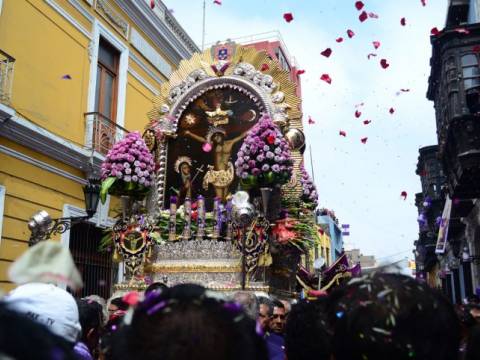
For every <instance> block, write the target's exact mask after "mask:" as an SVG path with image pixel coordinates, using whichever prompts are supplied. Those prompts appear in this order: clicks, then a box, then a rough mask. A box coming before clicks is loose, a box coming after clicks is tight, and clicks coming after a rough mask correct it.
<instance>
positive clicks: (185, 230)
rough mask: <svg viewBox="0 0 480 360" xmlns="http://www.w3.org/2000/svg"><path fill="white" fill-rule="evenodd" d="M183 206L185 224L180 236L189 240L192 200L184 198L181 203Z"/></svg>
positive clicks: (190, 234)
mask: <svg viewBox="0 0 480 360" xmlns="http://www.w3.org/2000/svg"><path fill="white" fill-rule="evenodd" d="M183 207H184V208H185V212H184V217H185V226H184V227H183V232H182V238H183V240H189V239H190V237H191V236H192V229H191V226H192V201H191V200H190V198H188V197H187V198H185V202H184V203H183Z"/></svg>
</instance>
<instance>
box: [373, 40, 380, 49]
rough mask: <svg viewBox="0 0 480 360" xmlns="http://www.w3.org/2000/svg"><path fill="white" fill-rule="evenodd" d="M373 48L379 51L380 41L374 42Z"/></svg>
mask: <svg viewBox="0 0 480 360" xmlns="http://www.w3.org/2000/svg"><path fill="white" fill-rule="evenodd" d="M372 44H373V47H374V48H375V50H377V49H378V48H379V47H380V45H381V44H380V41H372Z"/></svg>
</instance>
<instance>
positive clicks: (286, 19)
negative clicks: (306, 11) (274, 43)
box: [283, 13, 293, 23]
mask: <svg viewBox="0 0 480 360" xmlns="http://www.w3.org/2000/svg"><path fill="white" fill-rule="evenodd" d="M283 18H284V19H285V21H286V22H287V23H289V22H290V21H292V20H293V15H292V13H285V14H283Z"/></svg>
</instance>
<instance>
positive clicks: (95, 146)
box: [85, 112, 129, 155]
mask: <svg viewBox="0 0 480 360" xmlns="http://www.w3.org/2000/svg"><path fill="white" fill-rule="evenodd" d="M85 120H86V125H87V146H88V147H89V148H91V149H92V150H95V151H97V152H99V153H100V154H102V155H106V154H107V152H108V150H110V148H111V147H112V146H113V144H115V142H117V141H118V140H120V139H121V138H122V137H123V136H124V135H125V134H127V133H128V132H129V131H128V130H127V129H125V128H123V127H121V126H119V125H117V124H116V123H115V122H113V121H112V120H110V119H109V118H107V117H106V116H104V115H102V114H100V113H98V112H89V113H85Z"/></svg>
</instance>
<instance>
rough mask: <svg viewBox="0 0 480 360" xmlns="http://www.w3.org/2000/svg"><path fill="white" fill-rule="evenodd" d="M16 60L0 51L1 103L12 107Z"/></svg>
mask: <svg viewBox="0 0 480 360" xmlns="http://www.w3.org/2000/svg"><path fill="white" fill-rule="evenodd" d="M14 64H15V59H14V58H13V57H11V56H10V55H8V54H7V53H5V52H3V51H2V50H0V103H2V104H5V105H10V101H11V96H12V84H13V66H14Z"/></svg>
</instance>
